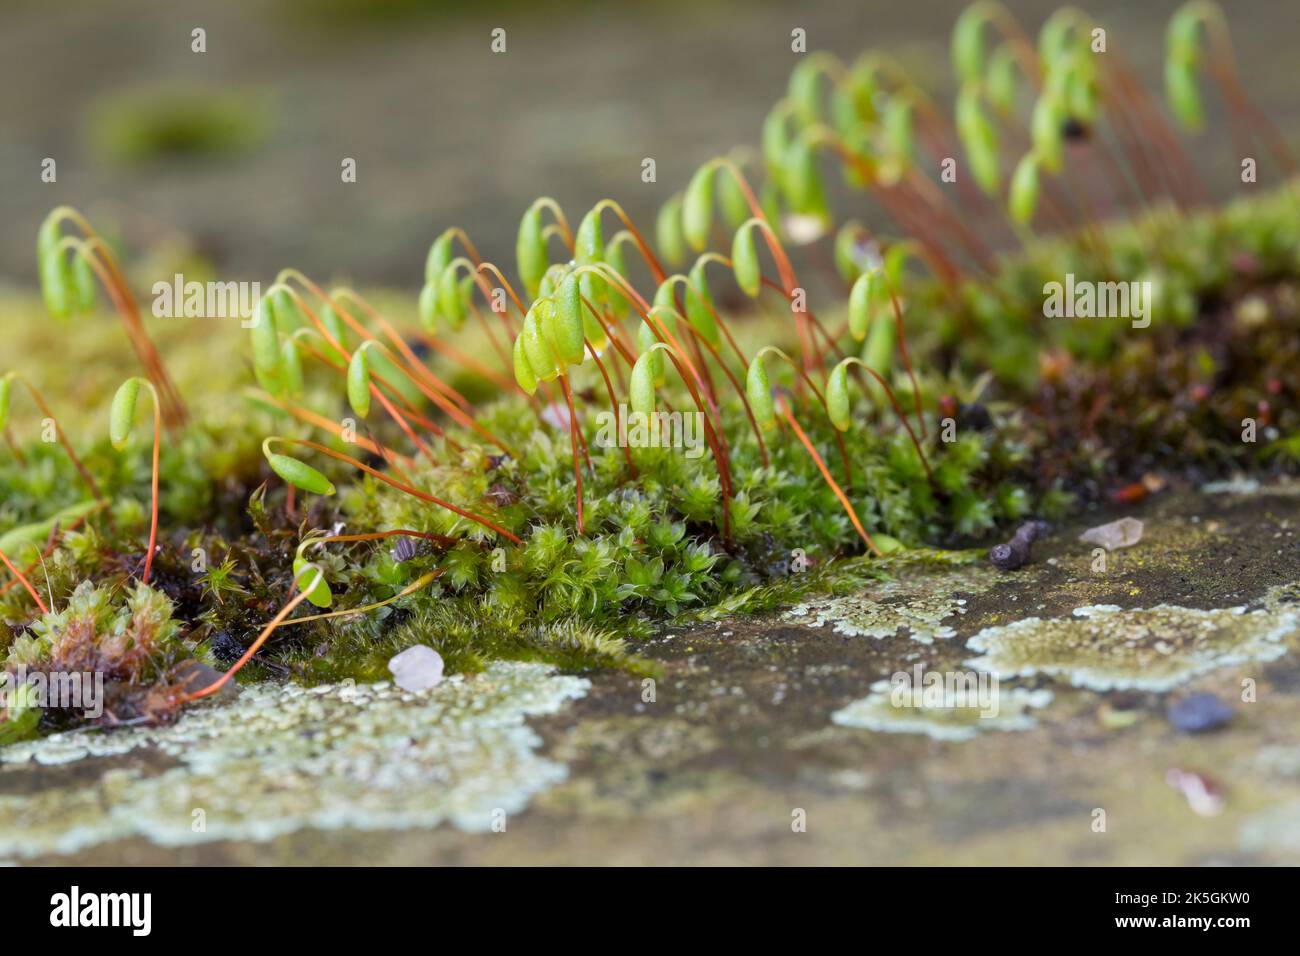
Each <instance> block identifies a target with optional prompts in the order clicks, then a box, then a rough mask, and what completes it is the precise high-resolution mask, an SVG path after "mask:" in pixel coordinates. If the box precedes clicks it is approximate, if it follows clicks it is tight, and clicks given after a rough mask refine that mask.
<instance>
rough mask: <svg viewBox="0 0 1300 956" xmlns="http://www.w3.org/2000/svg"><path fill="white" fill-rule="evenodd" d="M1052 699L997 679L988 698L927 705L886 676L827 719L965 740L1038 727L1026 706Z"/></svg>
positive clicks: (843, 724)
mask: <svg viewBox="0 0 1300 956" xmlns="http://www.w3.org/2000/svg"><path fill="white" fill-rule="evenodd" d="M1051 702H1052V692H1051V691H1047V690H1025V689H1023V688H1019V687H1016V688H1004V687H1001V686H999V685H997V684H996V683H995V684H994V685H993V686H992V687H990V688H989V694H988V695H987V696H981V695H975V694H971V695H968V696H966V697H965V698H964V699H963V698H961V697H958V698H956V699H955V700H954V701H952V702H951V703H954V704H955V705H954V706H944V705H943V703H942V702H941V703H939V704H938V705H933V704H930V703H927V701H926V699H925V697H924V695H923V694H917V695H915V696H913V695H912V694H911V693H910V692H909V691H908V690H907V689H902V690H900V689H899V688H898V687H897V686H896V685H895V683H894V682H892V681H889V680H880V681H876V682H875V683H874V684H872V685H871V693H869V694H868V695H867V696H866V697H863V698H862V699H861V700H855V701H854V702H853V703H851V704H849V705H848V706H846V707H843V708H841V709H839V710H837V711H835V713H833V714H831V721H832V723H836V724H839V725H840V726H841V727H856V728H861V729H863V730H875V731H879V732H883V733H896V734H926V735H927V736H930V737H933V738H934V739H936V740H970V739H971V738H972V737H974V736H976V735H977V734H979V733H983V732H985V731H990V730H1029V729H1031V728H1032V727H1035V726H1036V725H1037V722H1036V721H1035V720H1034V718H1033V717H1032V716H1031V715H1030V713H1029V712H1030V711H1031V710H1035V709H1038V708H1040V707H1046V706H1047V705H1048V704H1050V703H1051Z"/></svg>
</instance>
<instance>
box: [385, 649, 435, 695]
mask: <svg viewBox="0 0 1300 956" xmlns="http://www.w3.org/2000/svg"><path fill="white" fill-rule="evenodd" d="M388 669H389V670H390V671H392V672H393V682H394V683H396V684H397V686H398V687H400V688H402V690H407V691H419V690H428V689H429V688H430V687H436V686H438V685H439V684H441V683H442V656H441V655H440V654H439V653H438V652H437V651H435V650H434V649H433V648H432V647H428V646H426V645H424V644H416V645H414V646H413V647H408V648H407V649H406V650H404V651H402V653H400V654H395V655H393V657H392V658H391V659H390V660H389V662H388Z"/></svg>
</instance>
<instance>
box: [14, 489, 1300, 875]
mask: <svg viewBox="0 0 1300 956" xmlns="http://www.w3.org/2000/svg"><path fill="white" fill-rule="evenodd" d="M1296 492H1297V486H1294V485H1292V486H1282V487H1275V486H1270V485H1263V486H1261V488H1260V489H1259V490H1258V492H1256V493H1254V494H1252V495H1249V496H1242V495H1222V494H1218V495H1212V496H1203V495H1196V494H1188V493H1170V492H1166V493H1161V494H1159V495H1155V496H1153V497H1152V498H1151V499H1149V500H1148V501H1147V502H1145V503H1144V504H1143V505H1142V506H1141V507H1140V508H1139V509H1137V510H1136V511H1135V512H1134V513H1135V515H1137V516H1140V517H1141V519H1142V520H1143V521H1144V523H1145V526H1146V527H1145V531H1144V535H1143V541H1142V547H1141V548H1138V549H1132V550H1121V551H1117V552H1114V553H1113V554H1111V555H1110V556H1109V560H1108V563H1107V570H1106V571H1105V572H1104V573H1095V572H1094V571H1093V570H1092V567H1093V561H1092V554H1091V548H1090V547H1089V546H1087V545H1084V544H1082V543H1080V542H1078V540H1077V536H1078V534H1079V533H1080V531H1082V530H1083V529H1084V528H1086V527H1088V526H1089V525H1095V524H1097V523H1098V519H1096V518H1094V519H1092V520H1086V519H1085V520H1080V521H1079V522H1077V523H1076V524H1074V525H1073V526H1071V527H1066V528H1064V529H1062V531H1061V533H1059V534H1054V535H1052V536H1050V537H1048V538H1046V539H1044V540H1042V541H1040V542H1039V543H1037V544H1036V545H1035V559H1036V560H1035V561H1034V562H1033V563H1032V564H1029V565H1026V566H1025V567H1024V568H1022V569H1020V570H1019V571H1017V572H1015V573H1014V574H1002V573H1000V572H997V571H996V570H994V569H992V568H991V567H989V566H988V565H987V563H986V562H983V561H981V560H980V559H979V557H978V555H974V556H971V557H970V558H969V560H970V561H975V562H978V563H962V562H963V561H964V560H966V559H965V558H962V557H961V556H956V557H954V559H953V562H950V563H949V565H948V566H941V565H940V564H939V563H937V562H935V561H934V560H932V559H930V560H923V561H922V562H921V563H920V564H919V565H908V564H907V563H905V562H900V561H896V560H894V559H891V561H890V562H888V563H887V566H888V568H889V571H890V573H891V575H892V576H893V579H892V580H891V581H889V582H881V583H880V584H873V585H870V586H868V587H866V588H864V589H863V591H862V592H861V593H859V594H855V595H839V596H836V597H827V598H825V599H820V598H810V599H809V600H807V601H805V602H804V603H803V604H802V605H801V607H800V608H798V609H791V611H789V612H784V613H777V614H774V615H771V616H766V617H761V618H754V619H746V618H729V619H724V620H718V621H710V622H708V623H704V624H698V625H694V626H686V625H683V624H681V623H680V622H679V623H678V624H676V625H675V626H672V627H666V628H664V629H662V631H661V633H660V634H659V636H657V637H655V638H653V639H651V640H649V641H647V642H644V643H641V644H639V645H638V647H637V651H638V653H640V654H642V655H643V656H645V657H648V658H652V659H654V660H655V661H656V662H657V663H658V664H659V665H660V666H661V667H662V676H661V677H659V678H658V679H657V680H656V682H655V685H654V694H653V695H650V696H649V697H648V696H647V694H646V689H647V688H646V685H645V684H643V682H642V679H641V678H638V677H633V676H630V675H627V674H621V673H596V674H590V675H585V676H584V677H581V678H579V677H574V676H565V675H560V674H555V673H553V672H550V671H548V670H547V669H546V668H544V667H539V666H537V665H531V664H504V665H497V667H495V668H493V669H492V670H491V671H489V672H488V673H487V674H484V675H480V676H477V677H470V678H466V677H461V676H451V677H448V678H447V679H446V680H444V682H443V683H442V684H441V685H439V686H438V687H435V688H434V689H433V690H431V691H427V692H423V693H420V694H409V693H403V692H402V691H400V690H399V689H397V688H395V687H392V686H383V685H377V686H374V687H357V688H354V689H353V688H346V687H330V688H323V689H317V690H314V691H313V690H306V689H302V688H278V687H270V686H258V685H249V686H246V687H245V688H244V690H243V693H242V694H241V695H240V697H239V699H237V700H235V701H232V702H228V703H217V704H213V705H211V706H205V707H202V708H197V709H195V710H194V711H192V712H191V713H188V714H186V715H185V716H184V717H182V718H181V720H180V721H179V722H178V723H177V724H176V725H175V726H173V727H170V728H160V729H155V730H143V729H139V728H137V729H132V730H126V731H121V732H117V733H113V734H96V735H69V736H68V737H65V738H51V739H46V740H44V741H40V742H38V743H34V744H24V745H20V748H11V749H9V750H5V751H0V858H8V859H11V860H15V861H31V862H59V861H65V862H72V861H75V862H78V863H89V864H121V863H175V864H194V863H237V864H247V863H298V864H322V863H387V864H416V863H442V864H449V863H452V864H504V863H531V864H555V863H608V864H628V865H645V864H667V863H690V864H724V863H729V864H754V863H763V864H782V863H784V864H799V863H825V864H836V863H838V864H848V863H882V864H889V863H893V864H925V863H944V864H954V863H957V864H971V865H979V864H1042V863H1062V864H1115V865H1133V864H1142V863H1149V864H1190V865H1222V864H1234V863H1252V864H1274V863H1289V864H1296V863H1300V836H1297V834H1300V811H1298V810H1297V808H1300V745H1297V744H1296V743H1295V727H1296V726H1300V655H1297V654H1296V653H1295V651H1296V646H1297V644H1298V643H1300V636H1297V633H1296V625H1295V621H1294V620H1293V617H1294V615H1295V614H1296V613H1297V612H1298V611H1300V586H1297V584H1296V582H1300V547H1298V545H1300V538H1298V537H1297V534H1298V529H1300V494H1297V493H1296ZM1100 517H1102V518H1104V517H1105V516H1104V515H1103V516H1100ZM1040 549H1041V550H1040ZM1076 608H1117V609H1118V610H1113V611H1112V610H1107V611H1105V612H1104V614H1103V615H1102V616H1101V617H1100V618H1097V617H1086V616H1085V617H1079V616H1076V615H1074V613H1073V612H1074V610H1075V609H1076ZM1162 608H1163V609H1164V610H1157V609H1162ZM1028 619H1035V620H1036V621H1037V622H1038V623H1036V624H1034V625H1032V626H1030V625H1026V624H1025V623H1024V622H1026V621H1027V620H1028ZM1098 619H1104V620H1105V621H1106V622H1108V623H1109V624H1112V625H1114V626H1115V627H1116V628H1117V629H1118V633H1121V634H1124V635H1126V636H1125V638H1124V640H1121V641H1119V642H1117V643H1104V644H1103V646H1101V647H1099V648H1093V649H1092V652H1091V653H1088V652H1087V651H1088V648H1087V646H1086V645H1087V641H1085V640H1084V639H1083V637H1084V635H1085V634H1086V633H1088V632H1087V629H1088V628H1089V627H1090V626H1092V625H1094V624H1096V622H1097V620H1098ZM1044 623H1046V624H1049V625H1050V627H1049V628H1048V629H1046V630H1043V629H1042V625H1043V624H1044ZM810 625H811V626H810ZM1017 625H1020V626H1019V627H1018V626H1017ZM981 633H984V634H985V635H986V640H985V641H982V642H981V643H983V644H985V645H986V647H985V649H984V650H980V649H978V648H976V647H973V646H970V645H971V644H972V643H974V641H973V639H974V638H975V637H976V635H979V634H981ZM990 633H993V634H996V635H999V636H1000V637H999V640H998V641H997V642H994V641H991V640H988V639H987V636H988V635H989V634H990ZM1026 635H1030V636H1031V637H1032V638H1033V640H1032V641H1026ZM1197 635H1200V636H1199V637H1198V636H1197ZM940 638H942V639H940ZM925 641H929V643H924V642H925ZM1027 647H1028V649H1030V650H1032V651H1033V653H1032V655H1030V656H1028V657H1027V656H1026V653H1027V650H1026V648H1027ZM995 652H996V653H997V654H998V655H1001V657H1000V658H999V660H1001V659H1005V660H1006V661H1007V662H1008V663H1009V664H1014V665H1015V666H1014V667H1010V666H1009V667H1008V670H1007V673H1008V674H1009V673H1010V672H1011V670H1015V671H1016V672H1017V676H1015V677H1010V676H1008V677H1007V678H1006V679H1005V680H1001V681H1000V685H999V704H1000V706H999V713H998V716H997V717H996V718H980V717H979V716H978V715H977V714H976V715H972V714H971V713H970V712H969V708H966V709H965V711H964V712H945V711H943V710H942V709H940V710H939V711H935V710H933V709H931V708H927V707H922V708H919V709H912V710H907V709H904V708H896V707H890V706H885V707H882V706H881V705H882V699H881V694H882V692H883V691H884V688H885V686H886V685H885V684H883V683H882V682H886V681H888V680H889V679H890V677H891V675H895V674H896V673H897V672H899V671H904V670H910V669H912V668H913V667H915V666H916V665H918V664H922V665H924V667H925V669H926V670H927V671H937V672H940V673H965V672H967V671H969V670H970V668H969V666H968V664H967V663H966V662H967V661H968V660H970V659H972V658H976V657H980V656H985V655H988V654H992V653H995ZM1013 652H1014V654H1013ZM1008 655H1010V656H1008ZM1016 655H1018V656H1016ZM1139 662H1140V663H1142V665H1143V667H1146V666H1149V667H1150V668H1152V670H1151V671H1150V672H1149V673H1148V674H1147V677H1148V678H1150V677H1151V676H1152V675H1157V676H1158V678H1159V679H1158V680H1156V681H1155V685H1156V686H1159V687H1163V686H1166V685H1169V686H1172V687H1174V688H1175V690H1173V691H1165V690H1159V689H1153V688H1152V687H1151V686H1139V687H1138V688H1137V689H1133V690H1099V689H1096V688H1095V687H1093V686H1089V683H1090V682H1088V681H1080V680H1078V678H1079V674H1080V673H1081V672H1083V671H1088V670H1090V671H1091V672H1092V673H1093V675H1094V676H1096V674H1098V673H1101V674H1102V675H1103V676H1104V677H1105V678H1106V680H1105V681H1102V682H1101V683H1103V684H1106V685H1107V686H1110V685H1113V684H1115V683H1117V682H1122V679H1123V678H1124V677H1125V675H1128V676H1132V672H1131V670H1130V668H1131V666H1135V665H1137V664H1138V663H1139ZM1025 663H1031V664H1032V665H1033V666H1034V667H1035V668H1036V671H1035V673H1033V674H1032V675H1029V674H1025V675H1023V676H1021V675H1020V674H1019V672H1020V670H1021V665H1022V664H1025ZM1049 670H1051V672H1050V673H1049ZM981 673H983V672H981ZM1143 673H1144V671H1142V670H1139V671H1138V672H1137V676H1138V678H1139V680H1138V684H1139V685H1140V684H1143V683H1147V684H1150V683H1151V682H1150V681H1149V680H1148V681H1145V682H1144V681H1142V680H1141V679H1140V678H1141V677H1142V674H1143ZM989 676H990V677H991V676H992V675H991V673H990V674H989ZM1175 677H1176V680H1174V678H1175ZM1091 683H1098V682H1097V681H1092V682H1091ZM1248 690H1249V693H1247V691H1248ZM1193 693H1212V694H1214V695H1215V696H1216V697H1218V698H1219V699H1220V700H1222V701H1224V702H1231V703H1232V705H1233V706H1234V707H1235V709H1236V712H1237V713H1236V716H1235V717H1234V718H1233V719H1232V721H1231V722H1229V723H1227V724H1226V725H1224V726H1222V727H1220V728H1219V729H1218V730H1216V732H1214V733H1212V734H1184V733H1180V732H1179V731H1177V730H1176V729H1175V728H1174V727H1172V726H1171V725H1170V723H1169V721H1168V720H1167V718H1166V711H1167V709H1168V707H1169V705H1170V703H1172V702H1173V700H1174V699H1175V696H1174V695H1175V694H1177V695H1190V694H1193ZM347 694H351V695H354V698H353V700H351V701H349V700H347V699H345V695H347ZM650 698H652V699H650ZM1013 702H1014V703H1013ZM884 703H885V704H886V705H887V704H888V701H887V700H885V701H884ZM1119 718H1122V719H1119ZM336 735H337V736H336ZM196 808H202V809H204V810H205V811H206V827H207V829H206V832H204V833H195V832H193V831H192V830H191V827H192V824H193V820H192V811H193V810H194V809H196ZM1097 808H1103V809H1105V811H1106V815H1107V817H1106V818H1107V830H1106V832H1105V833H1098V832H1095V831H1094V830H1093V829H1092V826H1091V824H1092V820H1093V811H1094V810H1095V809H1097ZM495 810H502V811H504V813H505V815H506V818H507V820H508V825H507V826H505V828H504V829H503V830H495V829H493V826H492V820H493V816H492V815H493V812H494V811H495ZM796 810H802V811H804V813H805V814H806V817H807V830H806V832H803V833H795V832H793V831H792V830H791V820H792V813H793V812H794V811H796Z"/></svg>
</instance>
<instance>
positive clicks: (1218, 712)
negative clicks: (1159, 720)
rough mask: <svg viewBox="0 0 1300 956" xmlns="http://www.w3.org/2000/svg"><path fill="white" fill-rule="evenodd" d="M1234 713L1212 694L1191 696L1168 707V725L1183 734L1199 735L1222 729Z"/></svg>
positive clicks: (1227, 705)
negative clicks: (1171, 725)
mask: <svg viewBox="0 0 1300 956" xmlns="http://www.w3.org/2000/svg"><path fill="white" fill-rule="evenodd" d="M1235 713H1236V711H1234V710H1233V709H1232V707H1231V706H1230V705H1229V704H1226V703H1224V702H1223V701H1221V700H1219V698H1217V697H1215V696H1214V695H1213V694H1192V695H1190V696H1188V697H1184V698H1183V699H1182V700H1179V701H1175V702H1174V703H1173V704H1172V705H1170V707H1169V711H1168V714H1167V716H1168V717H1169V723H1171V724H1173V726H1174V728H1175V729H1176V730H1181V731H1182V732H1183V733H1185V734H1200V733H1204V732H1205V731H1207V730H1214V729H1216V728H1218V727H1222V726H1223V725H1224V724H1226V723H1227V722H1228V721H1230V720H1232V717H1233V714H1235Z"/></svg>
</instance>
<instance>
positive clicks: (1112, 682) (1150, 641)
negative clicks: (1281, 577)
mask: <svg viewBox="0 0 1300 956" xmlns="http://www.w3.org/2000/svg"><path fill="white" fill-rule="evenodd" d="M1288 590H1289V589H1288V588H1273V589H1271V590H1270V591H1269V592H1268V594H1267V595H1265V596H1264V598H1263V599H1261V601H1260V602H1259V605H1260V606H1259V607H1257V608H1256V609H1254V610H1247V608H1246V607H1244V606H1243V607H1230V608H1218V609H1213V610H1208V611H1207V610H1198V609H1195V608H1187V607H1178V606H1176V605H1171V604H1160V605H1157V606H1155V607H1150V608H1134V609H1129V610H1125V609H1122V608H1119V607H1116V606H1115V605H1106V604H1102V605H1092V606H1088V607H1080V608H1076V609H1075V610H1074V616H1073V617H1069V618H1052V619H1047V620H1044V619H1041V618H1037V617H1030V618H1026V619H1024V620H1021V621H1016V622H1014V623H1012V624H1007V625H1003V626H999V627H988V628H985V629H984V630H982V631H980V632H979V633H978V634H976V635H975V636H974V637H972V638H971V639H970V641H969V643H968V644H967V647H968V648H969V649H970V650H972V651H977V652H980V653H981V654H982V656H980V657H976V658H974V659H972V660H970V661H968V662H967V663H968V664H969V666H971V667H975V668H977V669H979V670H984V671H988V672H990V673H995V674H997V675H998V677H999V678H1001V679H1003V680H1008V679H1011V678H1014V677H1030V676H1033V675H1038V674H1044V675H1048V676H1052V677H1060V678H1063V679H1065V680H1067V681H1069V682H1070V683H1071V684H1074V685H1075V686H1077V687H1086V688H1091V689H1092V690H1099V691H1108V690H1121V689H1140V690H1152V691H1166V690H1169V689H1170V688H1172V687H1175V686H1177V685H1178V684H1181V683H1183V682H1185V681H1187V680H1190V679H1191V678H1192V677H1195V676H1197V675H1198V674H1203V673H1206V672H1208V671H1211V670H1215V669H1217V668H1220V667H1225V666H1227V665H1230V664H1242V663H1246V662H1249V661H1269V660H1275V659H1276V658H1278V657H1281V656H1282V655H1283V654H1284V653H1286V645H1285V644H1284V643H1283V640H1284V638H1286V637H1287V636H1288V635H1290V634H1292V633H1295V632H1296V630H1297V628H1300V612H1297V610H1296V608H1295V607H1294V606H1292V605H1290V604H1289V603H1288V602H1287V601H1286V600H1284V598H1285V596H1286V594H1287V592H1288Z"/></svg>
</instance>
